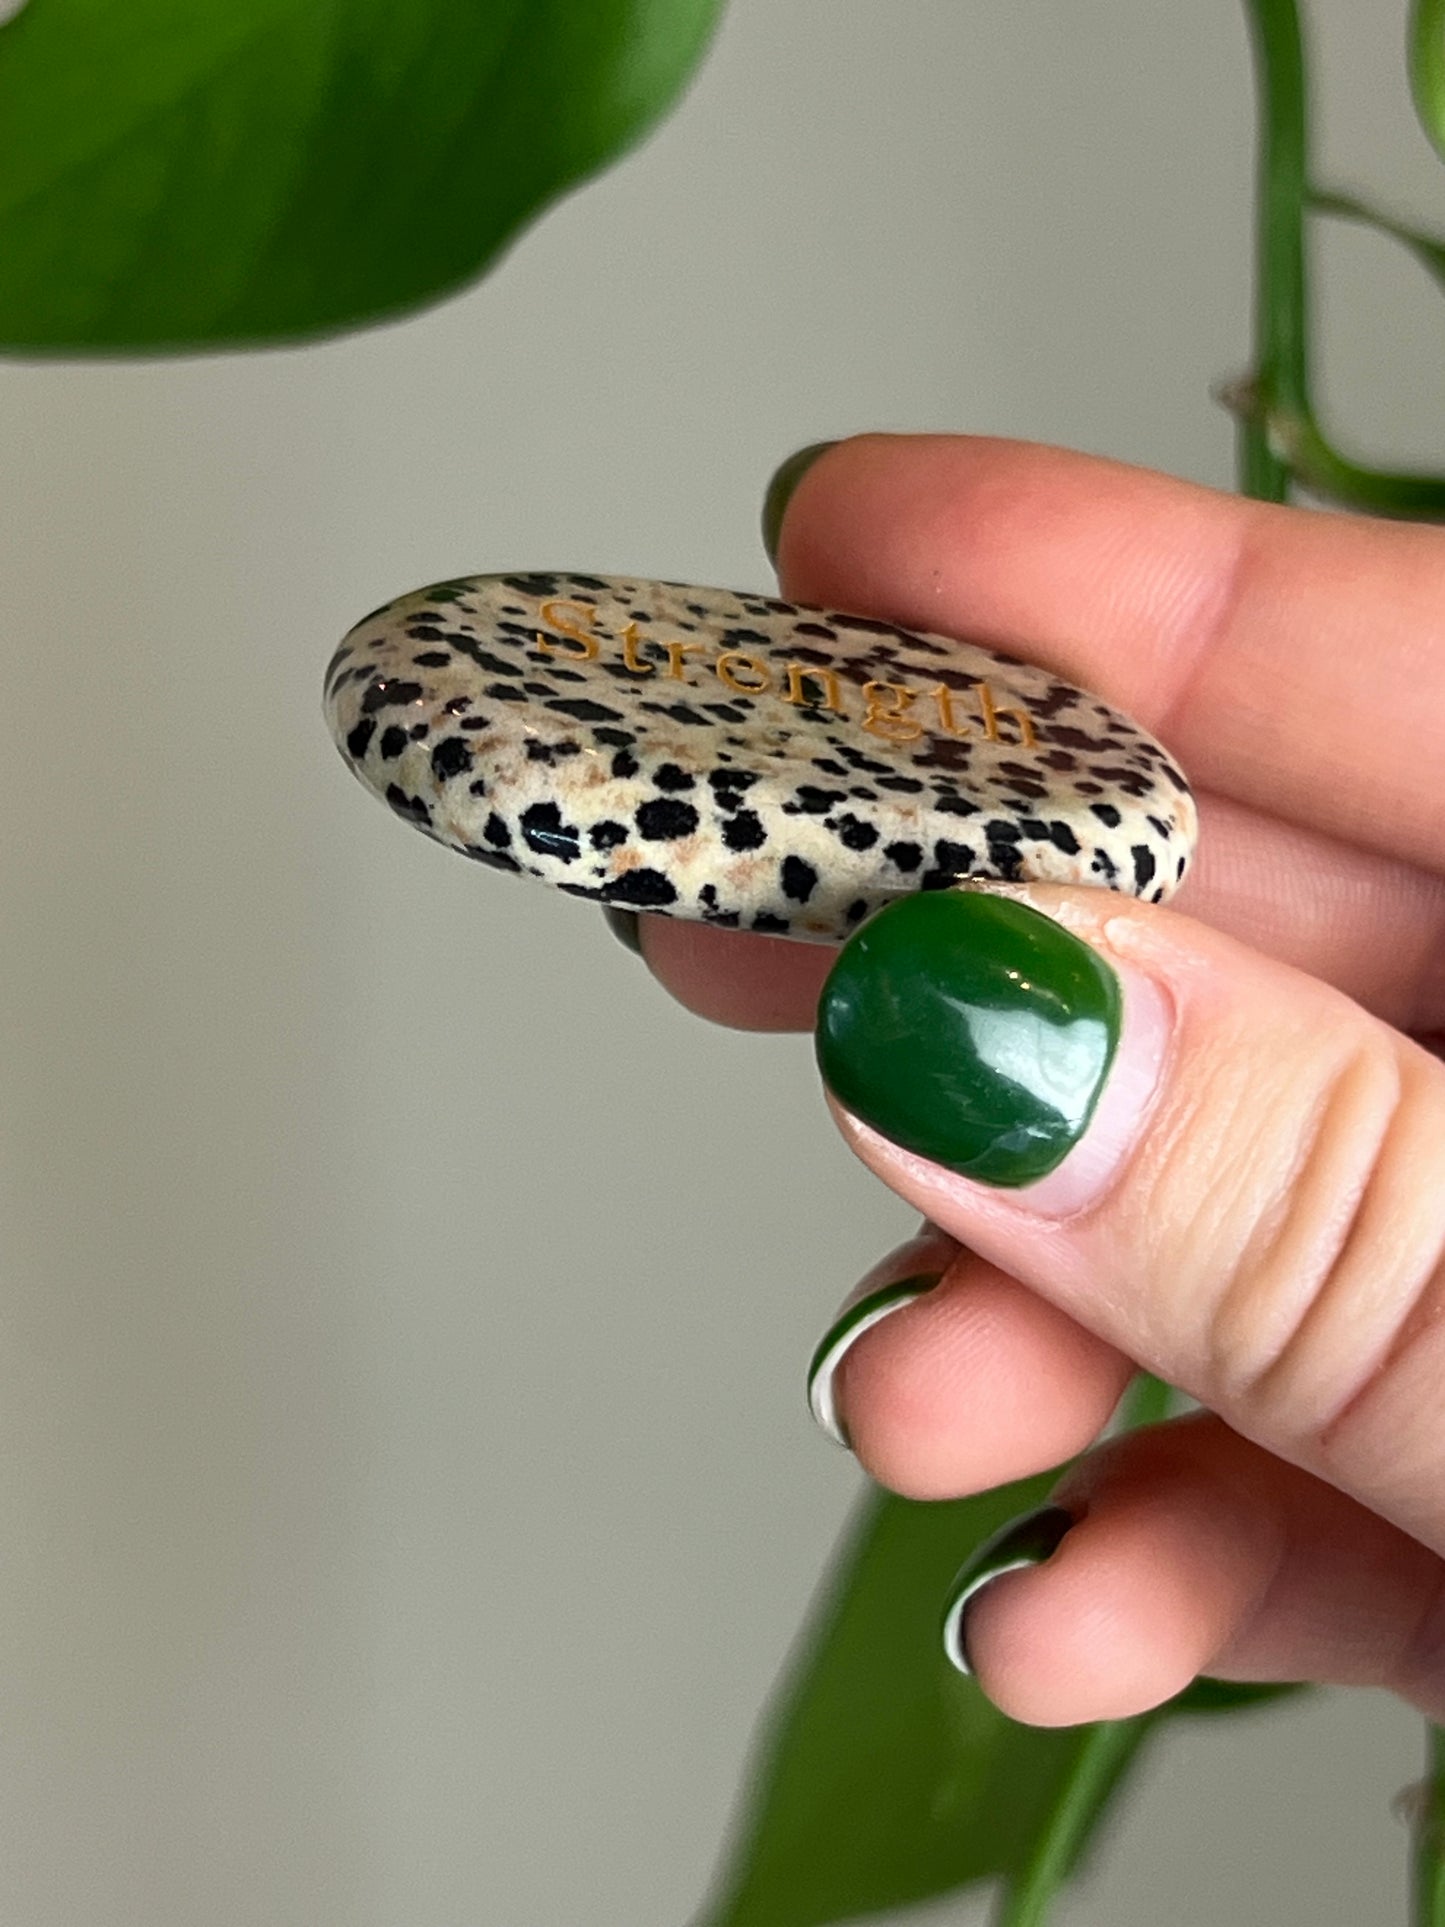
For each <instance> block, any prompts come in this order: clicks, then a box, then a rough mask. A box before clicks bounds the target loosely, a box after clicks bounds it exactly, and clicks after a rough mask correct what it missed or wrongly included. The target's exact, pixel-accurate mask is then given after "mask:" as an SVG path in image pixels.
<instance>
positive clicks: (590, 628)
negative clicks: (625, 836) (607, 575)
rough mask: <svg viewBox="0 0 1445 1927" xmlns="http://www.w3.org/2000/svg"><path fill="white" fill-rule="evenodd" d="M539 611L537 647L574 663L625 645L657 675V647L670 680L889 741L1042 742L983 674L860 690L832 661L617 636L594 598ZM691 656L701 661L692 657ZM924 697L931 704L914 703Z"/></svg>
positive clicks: (639, 670) (637, 669)
mask: <svg viewBox="0 0 1445 1927" xmlns="http://www.w3.org/2000/svg"><path fill="white" fill-rule="evenodd" d="M537 613H538V617H539V619H540V620H541V621H542V622H543V623H545V624H546V625H547V627H548V628H549V629H550V630H551V631H552V633H551V634H550V635H544V634H543V633H542V631H541V630H540V629H539V630H538V631H537V636H536V644H537V648H538V649H540V650H541V651H542V652H543V654H544V655H548V656H559V657H563V658H565V659H566V660H567V661H569V662H591V661H593V660H595V659H596V657H597V656H598V655H599V654H600V653H601V647H602V644H603V643H606V644H607V645H608V646H609V648H612V649H615V648H616V646H617V644H618V643H619V642H620V644H621V656H622V666H623V668H624V669H626V670H628V671H629V672H630V674H632V675H634V676H636V677H638V678H642V677H648V676H657V674H658V670H659V662H658V660H655V659H653V660H650V659H649V658H648V657H647V656H644V654H643V649H644V647H647V648H648V649H650V650H651V651H652V652H653V656H654V657H656V656H657V654H658V652H659V651H660V652H664V653H665V655H666V658H667V660H666V664H665V666H664V667H662V672H661V674H662V679H663V680H665V681H670V682H680V683H689V684H693V685H695V684H696V682H697V678H698V676H700V675H701V676H715V677H716V678H717V680H718V682H720V683H721V684H722V686H723V687H724V689H729V690H732V691H734V692H736V693H737V694H739V695H745V696H763V695H771V696H774V697H775V698H776V699H777V700H779V701H781V702H785V703H789V704H791V705H792V706H793V707H794V708H795V709H813V710H828V711H831V712H832V714H833V715H835V716H838V717H840V718H841V719H842V721H843V724H844V726H845V727H851V728H855V729H863V730H865V731H866V732H867V733H868V734H869V735H870V736H876V737H880V738H881V739H882V740H883V741H884V742H888V743H916V742H917V741H918V740H919V738H920V737H922V736H925V735H929V734H933V735H938V736H948V737H952V738H955V739H962V738H966V737H970V736H972V735H973V734H974V733H975V731H978V730H981V731H982V733H983V736H984V738H985V739H986V740H987V741H988V742H990V743H997V744H999V745H1000V746H1001V747H1003V748H1013V747H1015V746H1017V747H1018V748H1019V749H1025V750H1027V749H1035V748H1037V746H1038V732H1037V730H1036V728H1035V726H1034V720H1033V718H1032V716H1030V714H1029V712H1028V711H1027V709H1024V708H1022V707H1019V706H1016V705H1013V704H1008V703H1004V704H1000V702H999V701H998V699H997V697H996V696H995V694H994V691H993V689H992V688H991V687H990V686H989V684H988V683H986V682H984V681H983V680H982V679H980V680H978V681H976V682H975V683H973V685H972V687H971V689H968V690H964V691H959V690H956V689H954V688H951V687H950V686H949V685H947V684H946V683H941V682H937V683H934V684H932V685H931V686H928V687H925V688H921V689H915V688H912V687H911V686H910V685H909V684H907V683H896V682H881V681H873V682H865V683H863V684H862V685H861V687H860V685H858V684H857V683H854V682H853V681H852V680H851V679H846V678H845V676H844V674H843V673H842V672H841V670H840V669H836V668H833V667H831V666H828V667H817V668H815V667H814V666H813V665H812V664H810V663H803V662H787V663H782V662H779V663H774V662H772V661H770V660H769V659H768V657H767V656H765V655H752V654H749V653H748V652H746V651H744V650H738V649H728V650H724V651H722V652H721V653H720V654H714V653H713V652H712V650H711V649H710V648H709V646H708V645H707V644H706V643H702V642H683V641H682V640H680V639H678V638H673V637H664V636H657V637H651V636H650V637H649V638H648V641H647V643H646V644H645V645H644V643H643V639H642V627H641V624H639V623H638V622H635V621H630V622H628V623H627V625H626V626H625V627H624V628H623V629H622V630H621V632H620V634H617V635H614V634H612V633H611V632H609V631H608V629H606V628H605V627H604V628H603V629H602V630H601V631H600V632H599V630H598V627H597V621H598V612H597V610H596V609H595V608H594V607H593V606H592V604H591V603H588V602H576V601H571V600H568V599H566V598H563V597H554V598H552V599H551V600H549V601H546V602H542V603H539V604H538V608H537ZM693 657H700V658H701V660H700V661H697V662H694V661H693V660H691V659H692V658H693ZM845 667H846V665H845ZM779 679H781V680H782V683H783V687H781V688H779V687H778V682H779ZM850 692H855V693H850ZM860 698H861V702H862V713H861V715H860V714H859V710H858V703H859V699H860ZM920 698H922V699H923V701H924V702H925V703H926V704H927V707H926V708H920V707H916V705H918V704H919V699H920Z"/></svg>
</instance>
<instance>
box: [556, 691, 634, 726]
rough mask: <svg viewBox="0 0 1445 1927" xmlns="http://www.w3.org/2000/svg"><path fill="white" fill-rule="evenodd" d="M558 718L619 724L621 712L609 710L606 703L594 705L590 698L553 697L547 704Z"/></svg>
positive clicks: (581, 721)
mask: <svg viewBox="0 0 1445 1927" xmlns="http://www.w3.org/2000/svg"><path fill="white" fill-rule="evenodd" d="M547 707H548V709H555V710H556V711H557V713H558V715H559V716H571V717H573V718H574V719H575V720H576V721H577V722H579V723H620V722H621V721H622V711H621V710H620V709H609V708H608V707H607V705H606V703H595V702H593V700H592V698H591V697H590V696H554V697H553V699H552V701H551V702H549V703H548V704H547Z"/></svg>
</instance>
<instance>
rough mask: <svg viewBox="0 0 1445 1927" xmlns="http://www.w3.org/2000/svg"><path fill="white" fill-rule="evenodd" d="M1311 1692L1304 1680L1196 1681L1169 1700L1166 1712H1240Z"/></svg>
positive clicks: (1311, 1689)
mask: <svg viewBox="0 0 1445 1927" xmlns="http://www.w3.org/2000/svg"><path fill="white" fill-rule="evenodd" d="M1313 1690H1314V1689H1313V1688H1312V1687H1311V1686H1310V1685H1309V1684H1308V1682H1307V1681H1304V1680H1278V1681H1263V1682H1260V1681H1254V1680H1243V1679H1208V1678H1203V1677H1201V1678H1199V1679H1196V1680H1194V1681H1193V1682H1192V1683H1191V1684H1190V1685H1188V1686H1186V1687H1185V1689H1184V1691H1183V1692H1182V1693H1180V1694H1178V1695H1177V1696H1176V1697H1175V1698H1174V1699H1172V1700H1170V1702H1169V1705H1168V1707H1167V1709H1164V1710H1166V1711H1168V1712H1169V1713H1241V1712H1244V1711H1246V1710H1247V1709H1248V1708H1249V1707H1252V1706H1266V1705H1269V1704H1270V1703H1271V1702H1272V1701H1274V1700H1280V1699H1289V1698H1291V1697H1292V1696H1293V1695H1295V1694H1297V1693H1309V1692H1312V1691H1313Z"/></svg>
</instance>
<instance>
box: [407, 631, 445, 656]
mask: <svg viewBox="0 0 1445 1927" xmlns="http://www.w3.org/2000/svg"><path fill="white" fill-rule="evenodd" d="M406 633H407V634H408V635H409V636H410V637H411V639H412V641H413V642H440V641H441V639H442V632H441V630H440V629H438V628H437V626H436V624H435V623H433V622H414V623H409V624H408V625H407V631H406ZM442 660H443V662H445V661H446V658H445V656H443V658H442Z"/></svg>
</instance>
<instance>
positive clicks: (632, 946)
mask: <svg viewBox="0 0 1445 1927" xmlns="http://www.w3.org/2000/svg"><path fill="white" fill-rule="evenodd" d="M602 914H603V916H604V917H605V918H606V919H607V928H608V929H609V930H610V931H611V932H612V934H613V936H614V937H616V939H617V941H618V942H619V943H620V944H625V945H626V947H627V948H628V949H629V950H630V951H631V952H632V953H633V955H634V956H636V957H640V956H641V955H642V932H641V929H640V927H639V924H638V919H637V912H636V911H635V910H619V909H618V907H617V905H616V904H615V903H609V904H607V905H605V906H604V908H603V911H602Z"/></svg>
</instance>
